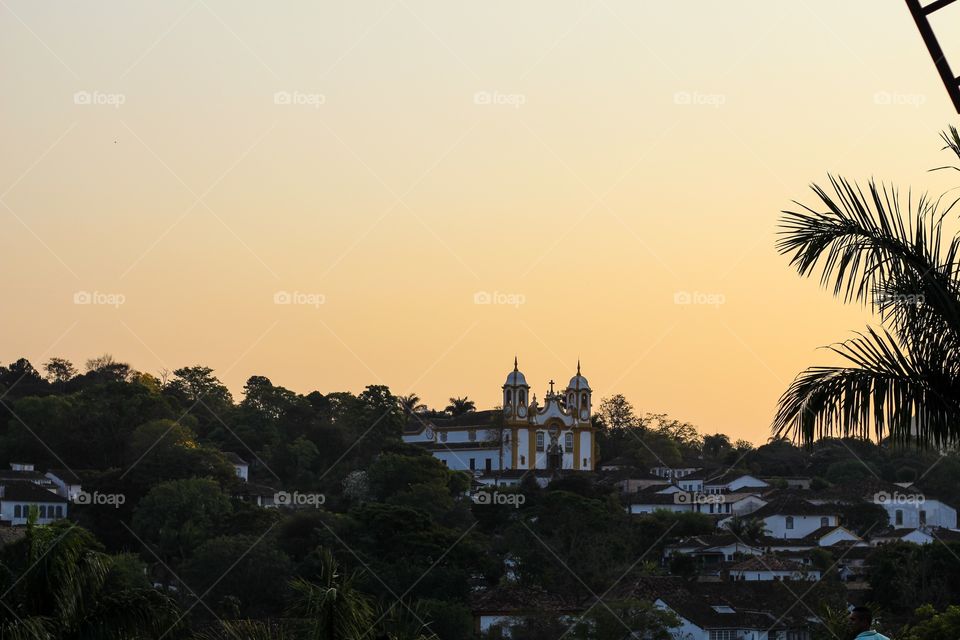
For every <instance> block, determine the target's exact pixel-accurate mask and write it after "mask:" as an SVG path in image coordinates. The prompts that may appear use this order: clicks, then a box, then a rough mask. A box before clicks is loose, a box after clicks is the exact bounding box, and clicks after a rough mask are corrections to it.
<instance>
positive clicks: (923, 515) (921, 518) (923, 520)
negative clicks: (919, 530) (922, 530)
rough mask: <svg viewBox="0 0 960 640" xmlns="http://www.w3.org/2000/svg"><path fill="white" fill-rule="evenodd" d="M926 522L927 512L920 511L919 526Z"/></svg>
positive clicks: (924, 524)
mask: <svg viewBox="0 0 960 640" xmlns="http://www.w3.org/2000/svg"><path fill="white" fill-rule="evenodd" d="M926 524H927V512H926V511H921V512H920V526H921V527H924V526H926Z"/></svg>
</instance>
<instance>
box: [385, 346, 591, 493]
mask: <svg viewBox="0 0 960 640" xmlns="http://www.w3.org/2000/svg"><path fill="white" fill-rule="evenodd" d="M549 384H550V390H549V391H548V392H547V394H546V395H545V396H544V399H543V406H540V405H539V403H538V402H537V397H536V395H531V393H530V385H528V384H527V380H526V378H525V377H524V375H523V373H521V372H520V370H519V368H518V366H517V361H516V359H514V363H513V371H511V372H510V373H509V374H508V375H507V379H506V382H505V383H504V384H503V387H502V391H503V395H502V404H501V406H500V407H498V408H497V409H493V410H489V411H476V412H470V413H467V414H464V415H461V416H457V417H442V418H432V417H431V418H425V417H423V418H421V417H419V416H417V417H415V418H414V419H413V420H412V422H413V424H411V425H410V427H409V428H408V429H407V430H406V432H405V433H404V436H403V439H404V441H405V442H409V443H414V444H418V445H421V446H423V447H425V448H427V449H429V450H430V451H431V452H432V453H433V455H434V456H435V457H436V458H438V459H439V460H441V461H443V463H444V464H446V465H447V466H448V467H450V468H451V469H455V470H462V471H473V472H474V473H476V474H477V475H504V474H506V475H516V476H517V477H520V476H522V475H524V474H525V473H526V472H528V471H531V470H540V471H545V472H550V471H563V470H573V471H592V470H593V469H594V465H595V460H596V457H595V434H594V428H593V424H592V422H591V415H592V402H593V391H592V390H591V389H590V384H589V383H588V382H587V379H586V378H585V377H583V375H581V373H580V364H579V363H577V373H576V375H574V376H573V377H572V378H570V382H569V383H568V384H567V387H566V389H564V390H563V391H559V390H557V391H555V390H554V384H555V383H554V382H553V381H552V380H551V381H550V383H549ZM510 472H512V473H510Z"/></svg>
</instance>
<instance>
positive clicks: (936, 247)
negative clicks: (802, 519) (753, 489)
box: [772, 127, 960, 447]
mask: <svg viewBox="0 0 960 640" xmlns="http://www.w3.org/2000/svg"><path fill="white" fill-rule="evenodd" d="M943 137H944V139H945V140H946V142H947V147H946V148H949V149H951V150H952V151H953V153H954V154H955V155H957V156H958V157H960V133H958V131H957V129H956V128H954V127H951V128H950V133H949V134H947V133H945V134H943ZM829 182H830V186H829V188H824V187H821V186H819V185H814V187H813V190H814V193H815V194H816V197H817V200H818V201H819V207H818V208H819V209H820V210H818V209H816V208H814V207H811V206H805V205H801V210H799V211H786V212H784V216H783V218H782V219H781V223H780V227H781V231H780V234H781V237H780V240H779V241H778V243H777V248H778V250H779V251H780V252H781V253H782V254H787V255H789V256H790V264H791V266H793V267H795V268H796V270H797V272H798V273H799V274H800V275H801V276H810V275H812V274H814V273H816V272H819V275H820V283H821V285H823V286H824V287H827V286H829V287H831V288H832V291H833V294H834V295H835V296H838V297H842V299H843V300H844V302H857V303H860V304H862V305H865V306H867V307H869V308H870V309H871V310H873V311H876V312H878V313H879V318H880V322H881V324H882V326H883V328H882V329H880V330H878V329H875V328H873V327H868V328H867V329H866V331H865V332H861V333H858V334H857V335H856V337H854V338H852V339H850V340H847V341H846V342H843V343H840V344H835V345H833V346H831V347H830V349H831V350H832V351H833V352H834V353H835V354H836V355H838V356H840V358H841V359H842V360H843V361H844V365H843V366H815V367H811V368H808V369H807V370H806V371H804V372H802V373H800V374H799V375H798V376H797V378H796V379H795V380H794V381H793V383H792V384H790V386H789V387H788V388H787V390H786V391H785V392H784V393H783V395H782V396H781V398H780V401H779V406H778V410H777V414H776V417H775V419H774V422H773V427H772V428H773V432H774V433H775V434H778V435H787V434H789V435H792V436H794V437H797V438H800V439H802V440H803V441H805V442H811V441H813V440H815V439H819V438H822V437H824V436H832V435H836V434H842V435H851V436H858V437H861V438H869V437H870V436H871V435H873V436H875V437H876V438H877V440H882V439H883V438H885V437H887V436H889V437H891V438H892V439H893V440H894V441H896V442H901V443H904V442H912V441H915V442H917V443H918V444H920V445H922V446H930V445H933V446H937V447H939V446H941V445H948V444H951V443H955V442H958V441H960V269H958V256H960V236H954V237H952V238H950V237H947V238H945V237H944V236H945V234H946V233H947V231H946V230H945V229H944V218H945V216H946V215H947V214H948V213H949V212H950V211H951V209H952V208H953V205H954V204H955V201H954V202H953V203H949V204H944V202H943V197H942V196H941V198H939V199H936V200H931V199H930V198H928V197H927V196H920V197H919V198H914V197H913V196H912V194H911V195H908V196H907V198H906V199H904V198H903V197H901V194H900V192H899V191H898V190H897V189H896V188H895V187H886V186H880V185H878V184H877V183H876V182H874V181H872V180H871V181H870V183H869V186H868V193H867V194H865V193H864V192H863V190H862V189H861V188H860V186H859V185H857V184H856V183H852V182H850V181H848V180H846V179H844V178H835V177H833V176H830V177H829Z"/></svg>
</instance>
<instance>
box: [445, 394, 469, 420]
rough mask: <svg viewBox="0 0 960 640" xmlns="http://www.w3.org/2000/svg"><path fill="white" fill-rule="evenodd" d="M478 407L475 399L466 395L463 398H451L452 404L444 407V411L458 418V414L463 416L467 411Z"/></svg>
mask: <svg viewBox="0 0 960 640" xmlns="http://www.w3.org/2000/svg"><path fill="white" fill-rule="evenodd" d="M476 409H477V405H476V404H475V403H474V402H473V400H471V399H469V398H468V397H466V396H464V397H462V398H450V404H448V405H447V408H446V409H444V411H446V412H447V413H449V414H450V415H452V416H453V417H454V418H456V417H457V416H462V415H463V414H465V413H470V412H471V411H476Z"/></svg>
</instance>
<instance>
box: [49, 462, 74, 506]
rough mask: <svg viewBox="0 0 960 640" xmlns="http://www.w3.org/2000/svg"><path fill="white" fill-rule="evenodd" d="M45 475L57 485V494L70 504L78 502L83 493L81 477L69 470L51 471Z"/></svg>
mask: <svg viewBox="0 0 960 640" xmlns="http://www.w3.org/2000/svg"><path fill="white" fill-rule="evenodd" d="M44 475H45V476H46V477H47V478H49V479H50V481H51V482H53V484H54V485H56V487H57V494H58V495H60V496H63V497H64V498H66V499H67V500H69V501H70V502H76V500H77V496H79V495H80V493H81V492H82V491H83V487H82V485H81V483H80V478H79V476H77V474H75V473H74V472H73V471H70V470H69V469H50V470H49V471H47V473H46V474H44Z"/></svg>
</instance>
